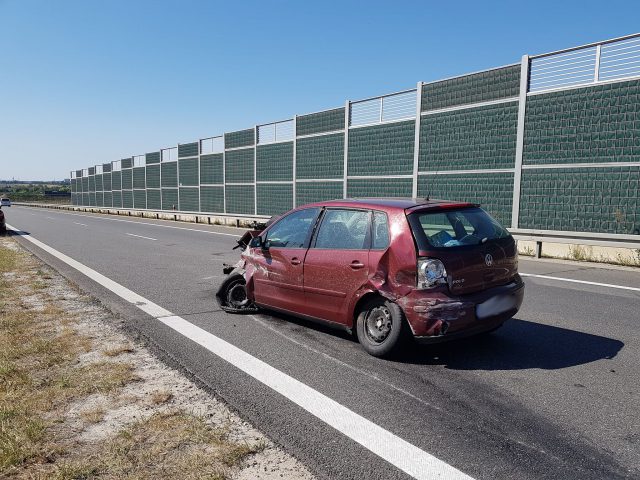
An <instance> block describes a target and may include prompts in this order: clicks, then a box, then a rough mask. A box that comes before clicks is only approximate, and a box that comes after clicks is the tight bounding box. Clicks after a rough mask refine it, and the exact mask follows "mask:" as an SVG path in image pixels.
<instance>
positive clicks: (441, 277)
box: [417, 258, 447, 289]
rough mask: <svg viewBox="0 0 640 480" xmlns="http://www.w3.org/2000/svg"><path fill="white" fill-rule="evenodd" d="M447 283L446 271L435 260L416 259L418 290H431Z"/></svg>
mask: <svg viewBox="0 0 640 480" xmlns="http://www.w3.org/2000/svg"><path fill="white" fill-rule="evenodd" d="M443 283H447V271H446V270H445V268H444V264H443V263H442V262H441V261H440V260H438V259H437V258H419V259H418V285H417V287H418V288H421V289H422V288H433V287H435V286H437V285H440V284H443Z"/></svg>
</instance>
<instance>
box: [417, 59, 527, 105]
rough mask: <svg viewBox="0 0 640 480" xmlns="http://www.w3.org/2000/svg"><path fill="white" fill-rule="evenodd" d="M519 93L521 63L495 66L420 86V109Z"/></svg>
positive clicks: (467, 102)
mask: <svg viewBox="0 0 640 480" xmlns="http://www.w3.org/2000/svg"><path fill="white" fill-rule="evenodd" d="M519 94H520V65H519V64H518V65H512V66H509V67H502V68H497V69H494V70H488V71H486V72H480V73H474V74H471V75H465V76H463V77H457V78H452V79H449V80H443V81H441V82H434V83H429V84H426V85H424V86H423V87H422V111H423V112H424V111H427V110H437V109H439V108H446V107H454V106H456V105H465V104H469V103H478V102H487V101H490V100H498V99H501V98H509V97H517V96H518V95H519Z"/></svg>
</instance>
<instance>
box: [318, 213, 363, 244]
mask: <svg viewBox="0 0 640 480" xmlns="http://www.w3.org/2000/svg"><path fill="white" fill-rule="evenodd" d="M369 218H370V213H369V212H366V211H362V210H337V209H330V210H326V211H325V214H324V217H323V218H322V223H321V224H320V230H319V231H318V235H317V238H316V243H315V248H326V249H331V250H364V249H367V248H368V243H369Z"/></svg>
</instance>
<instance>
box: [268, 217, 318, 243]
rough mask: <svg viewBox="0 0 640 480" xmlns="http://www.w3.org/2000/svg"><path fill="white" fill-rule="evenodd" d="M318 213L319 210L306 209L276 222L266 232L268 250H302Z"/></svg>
mask: <svg viewBox="0 0 640 480" xmlns="http://www.w3.org/2000/svg"><path fill="white" fill-rule="evenodd" d="M319 212H320V209H319V208H307V209H305V210H298V211H297V212H293V213H291V214H289V215H287V216H286V217H284V218H282V219H280V220H278V221H277V222H276V223H275V224H274V225H273V226H272V227H271V228H270V229H269V230H268V231H267V233H266V236H265V244H266V245H267V246H268V247H269V248H303V247H304V246H305V244H306V242H307V239H308V238H309V235H310V234H311V229H312V228H313V226H314V225H315V222H316V218H317V217H318V213H319Z"/></svg>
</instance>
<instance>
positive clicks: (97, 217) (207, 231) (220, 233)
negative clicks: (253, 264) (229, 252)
mask: <svg viewBox="0 0 640 480" xmlns="http://www.w3.org/2000/svg"><path fill="white" fill-rule="evenodd" d="M23 208H35V207H23ZM56 213H57V214H59V215H74V216H76V217H85V218H93V219H96V220H109V221H111V222H125V223H135V224H136V225H151V226H152V227H163V228H173V229H176V230H188V231H190V232H200V233H209V234H211V235H225V236H227V237H238V238H240V237H241V236H242V235H236V234H235V233H223V232H212V231H209V230H198V229H197V228H187V227H175V226H173V225H162V224H160V223H149V222H136V221H134V220H124V219H122V218H107V217H100V216H98V215H100V214H95V215H83V214H81V213H66V212H56ZM47 218H51V220H55V218H52V217H47Z"/></svg>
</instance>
